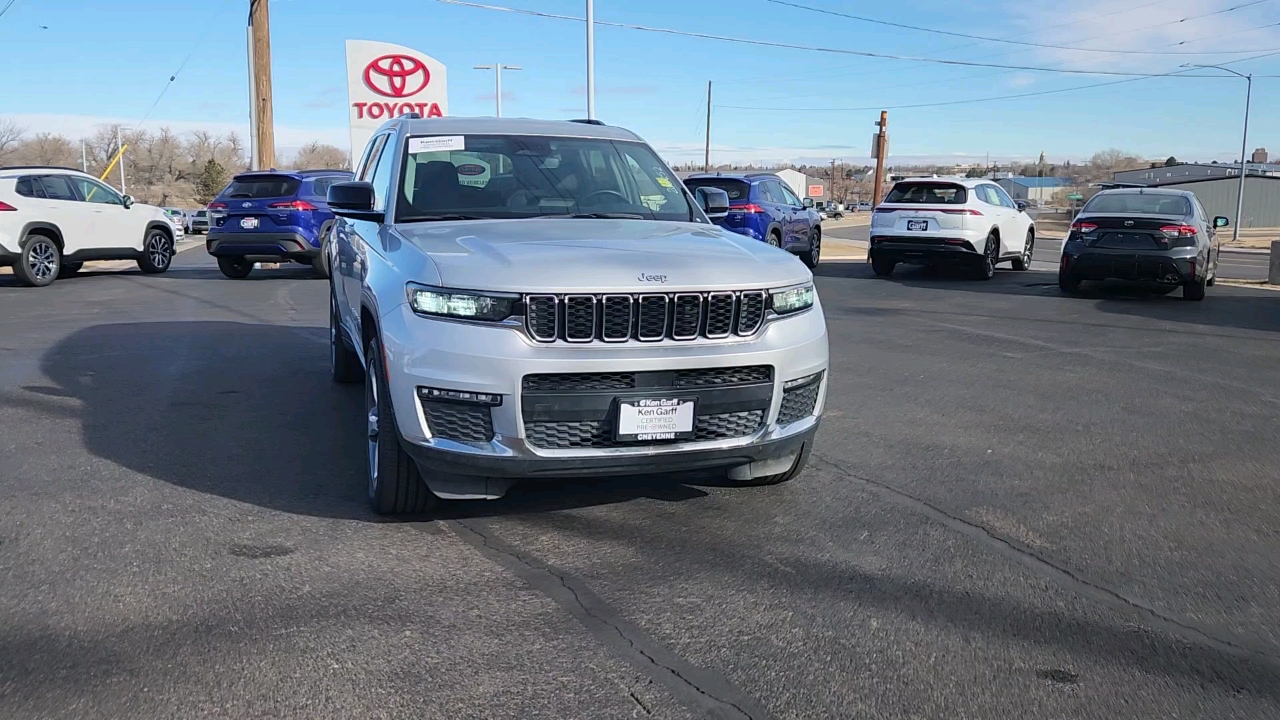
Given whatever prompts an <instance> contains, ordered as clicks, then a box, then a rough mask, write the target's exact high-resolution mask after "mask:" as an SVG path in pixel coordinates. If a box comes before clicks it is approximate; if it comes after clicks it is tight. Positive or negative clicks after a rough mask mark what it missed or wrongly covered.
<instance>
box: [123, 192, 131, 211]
mask: <svg viewBox="0 0 1280 720" xmlns="http://www.w3.org/2000/svg"><path fill="white" fill-rule="evenodd" d="M121 200H123V201H124V209H125V210H128V209H129V208H131V207H133V196H132V195H125V196H124V197H123V198H121Z"/></svg>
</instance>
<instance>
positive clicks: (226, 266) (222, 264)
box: [218, 257, 253, 280]
mask: <svg viewBox="0 0 1280 720" xmlns="http://www.w3.org/2000/svg"><path fill="white" fill-rule="evenodd" d="M218 269H219V270H221V271H222V274H223V275H226V276H227V277H229V278H231V279H232V280H243V279H245V278H247V277H249V273H251V272H253V263H251V262H249V261H248V260H246V259H244V258H242V257H220V258H218Z"/></svg>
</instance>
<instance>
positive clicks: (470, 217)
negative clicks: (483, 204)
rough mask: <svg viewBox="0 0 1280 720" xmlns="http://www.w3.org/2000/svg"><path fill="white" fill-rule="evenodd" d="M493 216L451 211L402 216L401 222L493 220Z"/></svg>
mask: <svg viewBox="0 0 1280 720" xmlns="http://www.w3.org/2000/svg"><path fill="white" fill-rule="evenodd" d="M492 219H493V218H487V217H481V216H480V215H460V214H457V213H449V214H446V215H410V216H409V217H403V218H400V222H440V221H445V220H492Z"/></svg>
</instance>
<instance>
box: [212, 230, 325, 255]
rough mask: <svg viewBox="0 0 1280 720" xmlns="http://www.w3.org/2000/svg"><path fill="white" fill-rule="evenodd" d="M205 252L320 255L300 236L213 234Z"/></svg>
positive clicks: (285, 233) (216, 232) (287, 234)
mask: <svg viewBox="0 0 1280 720" xmlns="http://www.w3.org/2000/svg"><path fill="white" fill-rule="evenodd" d="M204 245H205V249H206V250H208V251H209V254H210V255H213V256H214V257H287V258H295V257H297V258H306V259H311V258H314V257H317V256H318V255H320V248H318V247H315V246H313V245H312V244H311V243H310V242H309V241H308V240H307V238H306V237H304V236H303V235H301V234H299V233H293V232H283V233H265V232H264V233H253V232H244V233H241V232H218V231H216V230H215V231H210V232H209V234H208V235H206V236H205V240H204Z"/></svg>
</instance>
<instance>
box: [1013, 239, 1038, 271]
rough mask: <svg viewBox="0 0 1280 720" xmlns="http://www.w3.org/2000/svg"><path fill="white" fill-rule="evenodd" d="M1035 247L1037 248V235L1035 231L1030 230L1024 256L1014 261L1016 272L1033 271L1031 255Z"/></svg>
mask: <svg viewBox="0 0 1280 720" xmlns="http://www.w3.org/2000/svg"><path fill="white" fill-rule="evenodd" d="M1035 246H1036V233H1035V231H1034V230H1028V231H1027V244H1026V247H1024V248H1023V249H1022V255H1020V256H1018V257H1016V258H1014V259H1013V269H1014V270H1030V269H1031V254H1032V252H1033V251H1034V250H1035Z"/></svg>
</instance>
